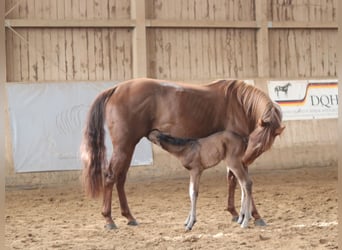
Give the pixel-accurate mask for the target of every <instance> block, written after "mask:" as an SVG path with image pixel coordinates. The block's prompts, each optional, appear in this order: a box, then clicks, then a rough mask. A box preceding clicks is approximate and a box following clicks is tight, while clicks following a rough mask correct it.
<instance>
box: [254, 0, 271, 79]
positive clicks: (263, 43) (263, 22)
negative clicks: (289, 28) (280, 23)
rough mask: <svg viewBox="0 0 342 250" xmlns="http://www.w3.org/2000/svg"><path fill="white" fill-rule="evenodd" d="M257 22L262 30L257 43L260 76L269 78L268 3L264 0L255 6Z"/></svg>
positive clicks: (257, 37) (258, 34)
mask: <svg viewBox="0 0 342 250" xmlns="http://www.w3.org/2000/svg"><path fill="white" fill-rule="evenodd" d="M255 8H256V9H255V13H256V20H257V22H258V23H259V25H260V29H259V30H258V31H257V34H256V41H257V58H258V76H259V77H268V76H269V74H270V72H269V68H270V65H269V41H268V27H267V13H266V11H267V3H266V0H262V1H260V2H259V4H258V5H256V6H255Z"/></svg>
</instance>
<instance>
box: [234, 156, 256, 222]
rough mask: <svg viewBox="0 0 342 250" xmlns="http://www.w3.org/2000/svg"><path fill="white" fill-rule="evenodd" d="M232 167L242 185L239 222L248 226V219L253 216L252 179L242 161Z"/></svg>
mask: <svg viewBox="0 0 342 250" xmlns="http://www.w3.org/2000/svg"><path fill="white" fill-rule="evenodd" d="M231 166H232V167H231V168H230V169H231V170H232V171H233V172H234V175H235V176H236V178H237V179H238V181H239V184H240V187H241V194H242V200H241V210H240V215H239V219H238V223H240V224H241V227H243V228H246V227H248V221H249V220H250V218H251V217H252V184H253V183H252V180H251V179H250V178H249V176H248V173H247V171H246V170H245V168H244V167H243V165H242V164H241V163H236V162H235V163H234V164H232V165H231Z"/></svg>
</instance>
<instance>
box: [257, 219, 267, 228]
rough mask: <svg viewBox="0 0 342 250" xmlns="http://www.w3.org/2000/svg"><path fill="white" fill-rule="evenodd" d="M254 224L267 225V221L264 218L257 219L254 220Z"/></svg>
mask: <svg viewBox="0 0 342 250" xmlns="http://www.w3.org/2000/svg"><path fill="white" fill-rule="evenodd" d="M254 225H256V226H258V227H265V226H267V224H266V222H265V221H264V220H263V219H261V218H260V219H257V220H255V221H254Z"/></svg>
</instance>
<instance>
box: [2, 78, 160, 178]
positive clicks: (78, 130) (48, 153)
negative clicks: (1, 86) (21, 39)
mask: <svg viewBox="0 0 342 250" xmlns="http://www.w3.org/2000/svg"><path fill="white" fill-rule="evenodd" d="M114 85H115V83H113V82H110V83H109V82H106V83H39V84H19V83H18V84H17V83H9V84H7V85H6V87H7V93H8V102H9V112H10V122H11V134H12V145H13V147H12V149H13V158H14V166H15V170H16V171H17V172H37V171H56V170H78V169H81V161H80V157H79V148H80V143H81V138H82V130H83V127H84V122H85V119H86V115H87V112H88V110H89V108H90V105H91V103H92V102H93V100H94V99H95V97H96V95H97V94H98V93H100V92H101V91H102V90H104V89H107V88H110V87H112V86H114ZM106 147H107V155H108V158H109V157H110V156H111V154H112V145H111V142H110V138H109V135H108V133H107V134H106ZM152 161H153V159H152V147H151V143H150V142H149V141H148V140H147V139H146V138H144V139H142V140H141V141H140V142H139V144H138V145H137V147H136V150H135V152H134V155H133V160H132V165H146V164H151V163H152Z"/></svg>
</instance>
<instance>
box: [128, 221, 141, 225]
mask: <svg viewBox="0 0 342 250" xmlns="http://www.w3.org/2000/svg"><path fill="white" fill-rule="evenodd" d="M127 225H129V226H138V225H139V224H138V222H137V221H136V220H131V221H129V222H128V223H127Z"/></svg>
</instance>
